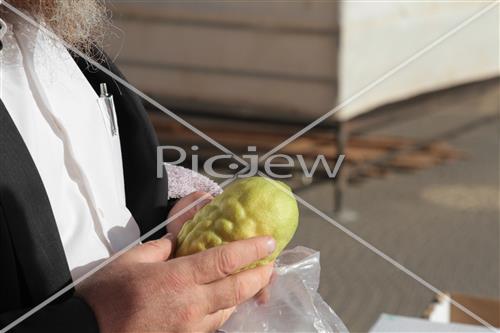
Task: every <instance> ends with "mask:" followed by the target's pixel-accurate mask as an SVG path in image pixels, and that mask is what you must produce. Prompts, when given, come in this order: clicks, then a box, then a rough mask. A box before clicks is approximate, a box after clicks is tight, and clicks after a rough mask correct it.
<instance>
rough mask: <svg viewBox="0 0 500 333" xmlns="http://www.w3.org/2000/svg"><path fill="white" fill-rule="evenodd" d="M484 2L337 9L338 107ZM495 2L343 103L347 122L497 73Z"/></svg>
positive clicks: (378, 4) (351, 4)
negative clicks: (374, 110) (434, 45)
mask: <svg viewBox="0 0 500 333" xmlns="http://www.w3.org/2000/svg"><path fill="white" fill-rule="evenodd" d="M487 5H488V4H487V3H484V2H483V3H477V2H476V3H472V2H468V3H456V2H455V3H443V2H441V3H437V2H434V3H432V2H422V3H416V2H401V3H394V2H391V3H381V2H374V3H366V2H363V3H359V2H358V3H356V2H344V3H342V5H341V6H342V8H341V18H342V22H341V27H342V28H341V29H342V30H341V31H342V35H341V47H340V52H341V54H340V70H339V84H340V88H339V89H340V91H339V102H342V101H345V100H346V99H348V98H349V97H351V96H353V95H354V94H356V93H357V92H358V91H360V90H361V89H363V88H364V87H366V86H367V85H369V84H370V83H372V82H373V81H375V80H377V79H378V78H379V77H381V76H382V75H384V74H385V73H387V72H388V71H390V70H391V69H393V68H394V67H396V66H397V65H398V64H400V63H402V62H403V61H405V60H406V59H408V58H409V57H411V56H412V55H414V54H415V53H416V52H418V51H419V50H421V49H422V48H424V47H426V46H427V45H429V44H430V43H432V42H433V41H435V40H436V39H437V38H439V37H440V36H442V35H444V34H445V33H447V32H448V31H450V30H451V29H453V28H455V27H456V26H458V25H459V24H460V23H461V22H463V21H465V20H466V19H467V18H469V17H471V16H472V15H474V14H475V13H477V12H478V11H480V10H481V9H482V8H484V7H485V6H487ZM499 66H500V65H499V9H498V4H497V5H496V6H495V7H494V8H493V9H492V10H490V11H488V12H487V13H485V14H484V15H482V16H481V17H479V18H478V19H477V20H475V21H474V22H472V23H470V24H469V25H467V26H466V27H464V28H463V29H462V30H460V31H458V32H457V33H456V34H455V35H453V36H451V37H449V38H447V39H446V40H444V41H443V42H442V43H440V44H439V45H436V47H434V48H433V49H432V50H430V51H429V52H428V53H426V54H425V55H423V56H422V57H421V58H419V59H418V60H416V61H414V62H413V63H411V64H409V65H408V66H406V67H405V68H403V69H401V70H400V71H399V72H397V73H396V74H394V75H393V76H392V77H391V78H389V79H387V80H386V81H384V82H383V83H381V84H379V85H377V86H376V87H375V88H373V89H372V90H371V91H369V92H368V93H366V94H364V95H363V96H362V97H360V98H359V99H356V100H355V101H353V102H352V103H349V104H348V105H347V106H346V107H345V108H344V109H343V110H341V111H340V112H339V113H338V114H337V115H336V116H337V117H338V118H339V119H343V120H346V119H350V118H352V117H354V116H356V115H359V114H362V113H364V112H366V111H369V110H370V109H373V108H374V107H376V106H379V105H382V104H385V103H388V102H392V101H397V100H400V99H403V98H408V97H411V96H414V95H417V94H420V93H423V92H428V91H432V90H435V89H440V88H445V87H448V86H453V85H457V84H460V83H464V82H469V81H473V80H479V79H483V78H489V77H493V76H495V75H498V74H499Z"/></svg>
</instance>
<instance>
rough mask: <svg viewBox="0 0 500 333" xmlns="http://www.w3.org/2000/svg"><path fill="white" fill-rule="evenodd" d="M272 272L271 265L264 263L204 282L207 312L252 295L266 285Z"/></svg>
mask: <svg viewBox="0 0 500 333" xmlns="http://www.w3.org/2000/svg"><path fill="white" fill-rule="evenodd" d="M272 272H273V267H272V265H266V266H261V267H257V268H254V269H250V270H246V271H243V272H240V273H237V274H234V275H231V276H229V277H227V278H225V279H221V280H218V281H215V282H213V283H210V284H206V285H205V286H204V289H205V292H206V294H205V295H206V296H207V299H208V304H209V311H208V312H215V311H218V310H223V309H228V308H231V307H233V306H236V305H238V304H241V303H243V302H245V301H246V300H248V299H250V298H252V297H254V296H255V295H256V294H257V293H258V292H259V291H260V290H261V289H262V288H264V287H265V286H267V285H268V283H269V280H270V278H271V274H272Z"/></svg>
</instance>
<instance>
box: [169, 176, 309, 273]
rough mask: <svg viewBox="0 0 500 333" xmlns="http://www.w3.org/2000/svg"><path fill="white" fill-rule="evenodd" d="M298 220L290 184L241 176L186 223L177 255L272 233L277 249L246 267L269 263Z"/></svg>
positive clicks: (290, 236) (180, 234) (277, 253)
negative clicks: (241, 177) (242, 177)
mask: <svg viewBox="0 0 500 333" xmlns="http://www.w3.org/2000/svg"><path fill="white" fill-rule="evenodd" d="M298 220H299V210H298V207H297V202H296V201H295V198H294V197H293V194H292V192H291V190H290V188H289V187H288V186H287V185H285V184H284V183H282V182H279V181H276V180H272V179H269V178H264V177H250V178H244V179H240V180H238V181H236V182H234V183H232V184H231V185H229V186H228V187H227V188H226V190H225V191H224V192H223V193H222V194H220V195H218V196H217V197H215V198H214V200H213V201H212V202H210V203H209V204H208V205H206V206H205V207H203V208H202V209H201V210H200V211H198V212H197V213H196V215H195V216H194V218H193V219H192V220H189V221H188V222H186V223H185V224H184V226H183V227H182V229H181V231H180V233H179V236H178V237H177V251H176V256H177V257H180V256H185V255H190V254H193V253H196V252H199V251H203V250H206V249H208V248H211V247H214V246H217V245H221V244H225V243H228V242H232V241H236V240H242V239H247V238H251V237H255V236H272V237H273V238H274V239H275V240H276V249H275V251H274V252H273V253H272V254H271V255H269V256H268V257H266V258H265V259H262V260H259V261H258V262H256V263H254V264H252V265H250V266H248V267H245V268H252V267H256V266H260V265H265V264H267V263H269V262H270V261H272V260H274V259H275V258H276V257H277V256H278V255H279V254H280V253H281V251H282V250H283V248H284V247H285V246H286V245H287V244H288V242H290V240H291V239H292V236H293V234H294V233H295V230H296V229H297V224H298Z"/></svg>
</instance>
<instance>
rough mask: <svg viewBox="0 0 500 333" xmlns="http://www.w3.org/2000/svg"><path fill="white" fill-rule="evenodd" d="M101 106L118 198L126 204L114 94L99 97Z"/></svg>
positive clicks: (120, 202)
mask: <svg viewBox="0 0 500 333" xmlns="http://www.w3.org/2000/svg"><path fill="white" fill-rule="evenodd" d="M99 108H100V109H101V115H102V119H103V123H104V126H105V128H106V133H107V135H106V137H107V141H108V145H109V151H110V152H111V159H112V163H113V169H114V170H113V178H114V182H115V188H116V195H117V200H118V203H119V204H120V205H125V185H124V179H123V162H122V151H121V145H120V131H119V128H118V121H117V117H116V109H115V106H114V102H113V96H109V97H99Z"/></svg>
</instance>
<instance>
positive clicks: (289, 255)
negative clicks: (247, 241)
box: [219, 246, 348, 333]
mask: <svg viewBox="0 0 500 333" xmlns="http://www.w3.org/2000/svg"><path fill="white" fill-rule="evenodd" d="M274 272H275V276H274V277H273V279H272V282H271V283H270V284H269V286H268V287H267V288H268V289H267V292H268V295H269V298H268V300H267V302H266V303H264V304H259V302H258V301H257V300H256V299H251V300H249V301H247V302H245V303H243V304H240V305H239V306H238V307H237V308H236V310H235V312H234V313H233V314H232V316H231V318H229V320H228V321H227V322H226V323H225V324H224V326H222V327H221V328H220V329H219V331H221V332H226V333H232V332H334V333H337V332H338V333H341V332H342V333H344V332H348V330H347V328H346V327H345V325H344V323H342V320H340V318H339V317H338V316H337V315H336V314H335V312H333V310H332V309H331V308H330V307H329V306H328V304H326V302H325V301H323V299H322V298H321V296H320V295H319V294H318V292H317V290H318V286H319V275H320V262H319V252H317V251H314V250H311V249H309V248H306V247H303V246H298V247H296V248H294V249H291V250H286V251H284V252H283V253H282V254H281V255H280V256H279V257H278V259H277V260H276V267H275V270H274Z"/></svg>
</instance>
